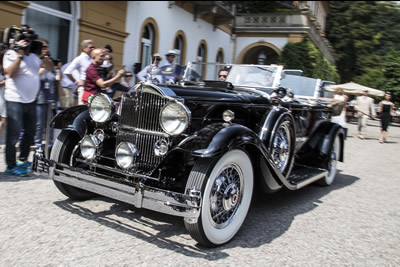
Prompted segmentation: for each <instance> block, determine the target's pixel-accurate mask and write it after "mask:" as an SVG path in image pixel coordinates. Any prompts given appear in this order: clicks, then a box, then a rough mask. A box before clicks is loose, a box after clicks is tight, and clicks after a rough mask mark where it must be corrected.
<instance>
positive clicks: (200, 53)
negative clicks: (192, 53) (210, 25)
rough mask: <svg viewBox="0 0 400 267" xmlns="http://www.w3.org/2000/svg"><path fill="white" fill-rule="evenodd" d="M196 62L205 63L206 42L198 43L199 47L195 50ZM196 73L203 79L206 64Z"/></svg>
mask: <svg viewBox="0 0 400 267" xmlns="http://www.w3.org/2000/svg"><path fill="white" fill-rule="evenodd" d="M197 62H199V63H205V62H207V47H206V42H205V41H204V40H202V41H201V42H200V45H199V47H198V49H197ZM198 71H199V74H200V76H202V77H203V78H204V76H205V73H206V64H204V65H203V67H202V68H201V69H200V70H198Z"/></svg>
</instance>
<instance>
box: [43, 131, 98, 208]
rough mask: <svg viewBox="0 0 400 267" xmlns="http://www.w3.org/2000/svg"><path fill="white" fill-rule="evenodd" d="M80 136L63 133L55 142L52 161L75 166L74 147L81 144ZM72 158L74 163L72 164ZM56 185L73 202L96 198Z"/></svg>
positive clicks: (64, 185)
mask: <svg viewBox="0 0 400 267" xmlns="http://www.w3.org/2000/svg"><path fill="white" fill-rule="evenodd" d="M79 140H80V138H79V135H78V134H77V133H75V132H72V131H62V132H61V133H60V135H59V136H58V137H57V140H56V141H55V142H54V145H53V148H52V150H51V154H50V159H51V160H54V161H55V162H61V163H66V164H68V165H71V164H72V165H75V164H76V161H75V159H74V156H75V155H72V153H73V151H74V147H75V146H76V144H78V143H79ZM71 158H72V162H71ZM54 184H55V185H56V187H57V188H58V190H60V191H61V193H63V194H64V195H65V196H67V197H69V198H70V199H72V200H87V199H90V198H93V197H95V196H96V194H95V193H92V192H89V191H86V190H83V189H80V188H77V187H74V186H71V185H67V184H64V183H61V182H58V181H54Z"/></svg>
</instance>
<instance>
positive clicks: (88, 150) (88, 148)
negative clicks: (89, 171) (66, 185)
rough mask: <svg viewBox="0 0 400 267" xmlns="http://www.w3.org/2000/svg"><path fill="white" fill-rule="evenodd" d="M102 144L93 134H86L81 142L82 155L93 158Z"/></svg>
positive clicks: (89, 158)
mask: <svg viewBox="0 0 400 267" xmlns="http://www.w3.org/2000/svg"><path fill="white" fill-rule="evenodd" d="M99 144H100V141H99V139H97V137H96V136H93V135H86V136H85V137H84V138H83V139H82V142H81V144H80V149H81V154H82V157H84V158H85V159H88V160H92V159H94V158H95V156H96V150H97V148H98V146H99Z"/></svg>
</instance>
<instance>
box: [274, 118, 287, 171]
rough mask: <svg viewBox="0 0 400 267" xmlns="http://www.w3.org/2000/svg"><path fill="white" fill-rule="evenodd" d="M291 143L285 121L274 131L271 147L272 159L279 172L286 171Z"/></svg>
mask: <svg viewBox="0 0 400 267" xmlns="http://www.w3.org/2000/svg"><path fill="white" fill-rule="evenodd" d="M291 142H292V141H291V130H290V122H289V121H285V122H283V123H281V124H280V125H279V127H278V128H277V129H276V133H275V135H274V137H273V139H272V145H271V155H272V159H273V160H274V163H275V165H276V166H277V167H278V169H279V170H280V171H281V172H284V171H285V170H286V168H287V167H288V164H289V162H290V156H291V147H292V144H291Z"/></svg>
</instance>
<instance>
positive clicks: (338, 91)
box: [331, 88, 347, 128]
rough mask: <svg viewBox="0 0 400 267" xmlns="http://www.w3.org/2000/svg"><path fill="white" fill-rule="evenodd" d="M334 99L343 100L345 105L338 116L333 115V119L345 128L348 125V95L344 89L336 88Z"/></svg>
mask: <svg viewBox="0 0 400 267" xmlns="http://www.w3.org/2000/svg"><path fill="white" fill-rule="evenodd" d="M333 99H334V100H339V101H343V102H344V104H345V107H344V108H343V110H342V112H341V113H340V115H338V116H332V118H331V121H332V122H335V123H337V124H339V125H340V126H342V127H343V128H345V127H346V103H347V96H345V95H344V94H343V89H342V88H338V89H336V94H335V95H334V96H333Z"/></svg>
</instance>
